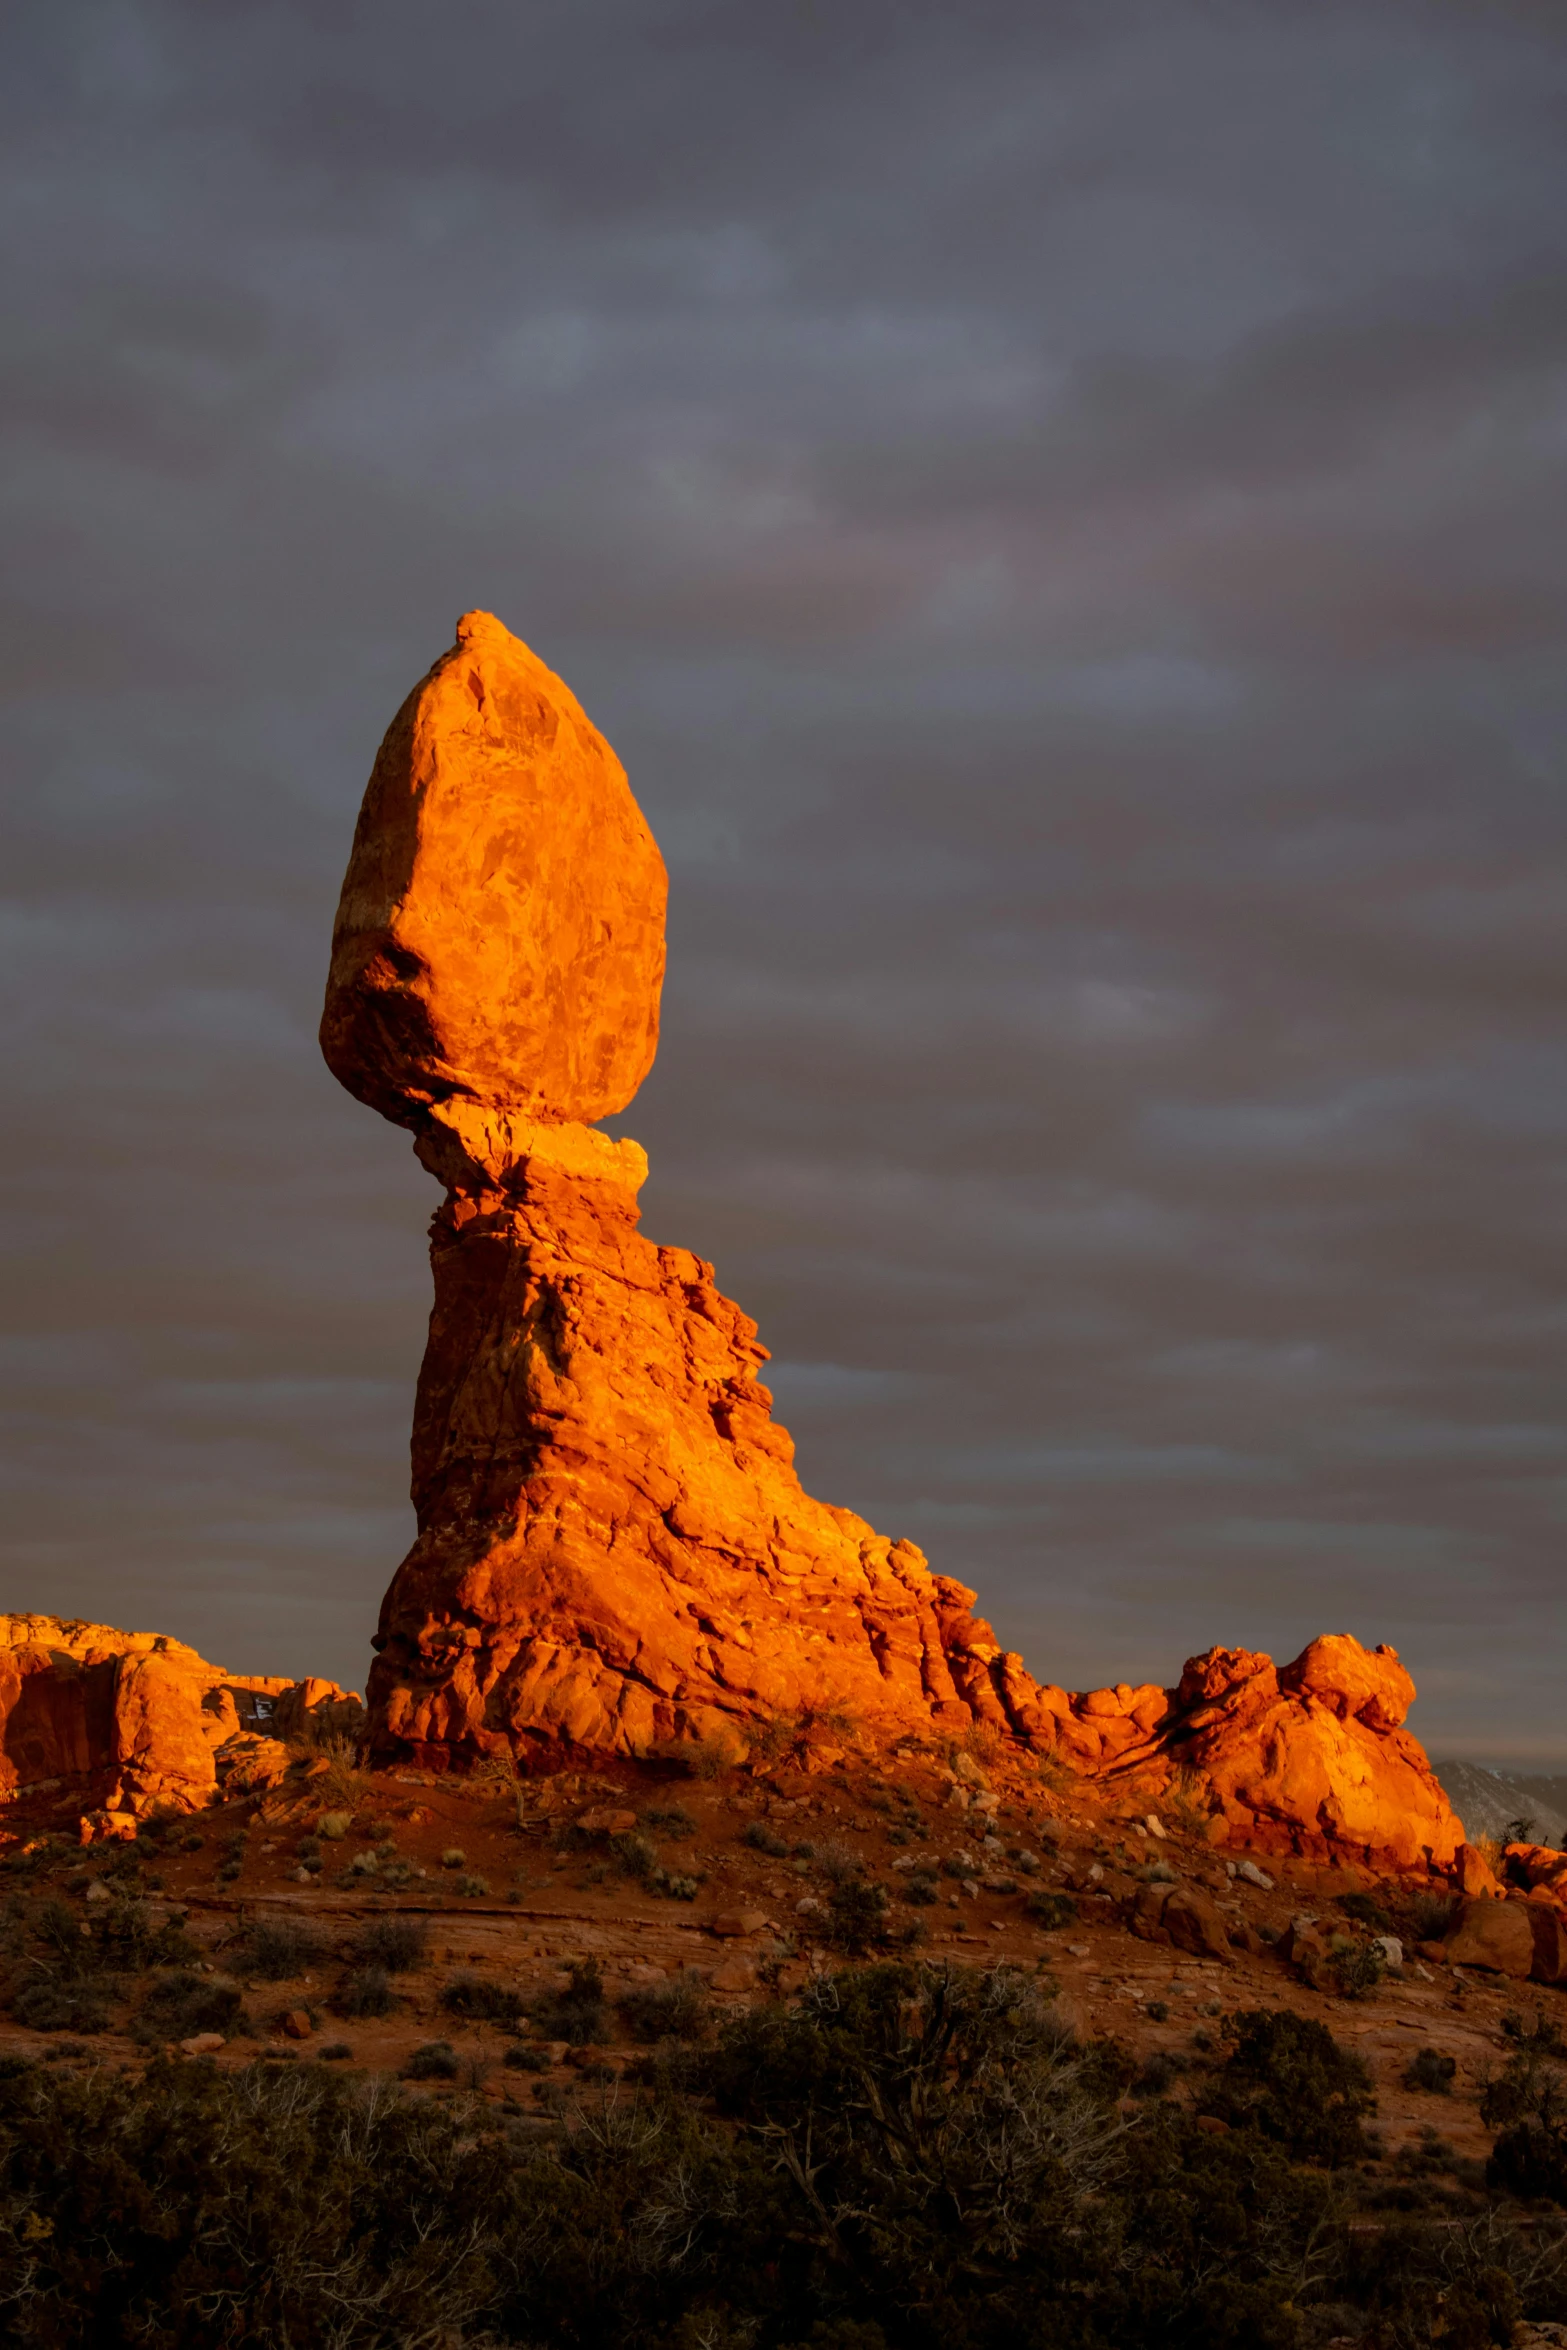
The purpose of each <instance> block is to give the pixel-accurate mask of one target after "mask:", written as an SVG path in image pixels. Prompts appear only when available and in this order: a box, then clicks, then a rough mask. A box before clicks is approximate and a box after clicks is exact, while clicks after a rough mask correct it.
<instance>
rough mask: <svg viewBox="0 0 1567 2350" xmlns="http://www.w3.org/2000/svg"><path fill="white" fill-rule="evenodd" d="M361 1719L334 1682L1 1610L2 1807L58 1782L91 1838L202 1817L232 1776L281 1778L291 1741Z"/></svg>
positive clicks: (341, 1729)
mask: <svg viewBox="0 0 1567 2350" xmlns="http://www.w3.org/2000/svg"><path fill="white" fill-rule="evenodd" d="M363 1723H364V1708H363V1706H362V1705H361V1704H360V1701H359V1699H358V1698H357V1697H356V1696H354V1695H353V1694H352V1693H351V1692H350V1691H348V1690H345V1689H340V1688H339V1687H338V1685H337V1683H336V1682H335V1681H324V1680H317V1679H314V1678H307V1679H305V1680H303V1681H288V1680H280V1679H275V1678H269V1677H268V1676H267V1675H265V1674H258V1673H226V1672H225V1671H224V1670H223V1667H222V1666H221V1665H210V1664H208V1663H207V1661H206V1659H205V1658H204V1657H200V1656H198V1655H197V1653H196V1651H195V1650H194V1649H193V1648H187V1647H186V1646H185V1644H184V1642H183V1641H179V1640H170V1639H168V1638H166V1637H165V1635H164V1634H162V1633H160V1632H120V1631H116V1630H115V1629H114V1627H113V1626H112V1625H109V1624H88V1623H83V1622H81V1621H80V1620H78V1619H76V1618H64V1617H60V1616H37V1615H15V1616H0V1804H6V1803H10V1802H11V1801H13V1800H14V1799H16V1798H18V1797H26V1796H29V1795H40V1794H47V1793H53V1792H54V1791H55V1790H56V1789H58V1790H59V1791H60V1792H61V1795H62V1799H63V1801H64V1803H65V1805H66V1807H67V1808H73V1809H76V1810H79V1811H81V1812H82V1813H83V1815H84V1817H83V1821H82V1831H83V1839H84V1841H86V1840H89V1839H90V1838H91V1836H92V1835H94V1834H108V1835H113V1834H116V1833H124V1832H128V1831H130V1830H132V1829H133V1827H134V1823H135V1821H136V1820H138V1819H144V1818H146V1817H147V1816H148V1814H149V1813H152V1812H169V1811H173V1812H180V1811H199V1810H200V1809H202V1807H203V1806H204V1805H206V1804H208V1803H211V1802H212V1801H213V1800H214V1799H215V1797H216V1795H217V1793H218V1789H219V1785H220V1781H225V1780H228V1779H229V1778H230V1777H231V1776H233V1775H235V1774H237V1777H238V1779H239V1780H240V1781H245V1780H247V1779H253V1780H255V1781H256V1782H257V1783H265V1781H266V1779H267V1777H268V1775H269V1774H274V1775H276V1776H279V1777H280V1776H281V1775H282V1771H283V1769H284V1768H285V1767H286V1762H287V1753H286V1742H287V1741H288V1740H290V1739H298V1738H305V1737H315V1738H319V1737H320V1736H322V1735H324V1734H325V1735H333V1734H336V1735H340V1736H343V1737H347V1738H356V1737H357V1736H358V1734H359V1732H360V1730H361V1729H362V1727H363Z"/></svg>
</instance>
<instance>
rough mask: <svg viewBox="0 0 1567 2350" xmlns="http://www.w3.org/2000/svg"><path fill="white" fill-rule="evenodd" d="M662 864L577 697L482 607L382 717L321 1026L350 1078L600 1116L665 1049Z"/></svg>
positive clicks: (409, 1092) (373, 1100)
mask: <svg viewBox="0 0 1567 2350" xmlns="http://www.w3.org/2000/svg"><path fill="white" fill-rule="evenodd" d="M667 889H668V885H667V882H666V879H665V874H664V861H663V859H662V857H660V855H659V853H658V847H657V844H656V842H655V841H654V839H653V835H652V833H651V832H650V831H649V830H648V827H647V823H646V820H645V818H644V817H643V814H642V811H641V809H640V808H639V807H638V806H637V804H636V801H635V800H634V799H633V798H632V796H631V791H630V787H629V786H628V784H627V782H626V777H625V770H624V769H623V768H622V766H621V764H620V761H619V760H618V759H617V758H616V756H615V754H614V752H613V751H612V750H611V749H610V747H609V745H608V743H607V742H606V741H605V740H604V738H603V736H602V735H601V734H600V733H599V731H598V729H597V728H596V727H595V726H594V725H593V724H592V722H591V721H590V720H589V719H588V718H587V717H586V716H585V714H584V712H583V711H582V709H581V708H580V706H579V705H578V703H577V701H576V698H575V696H574V695H573V694H572V693H571V692H570V691H569V690H568V689H567V687H565V686H564V685H563V684H562V683H561V681H560V679H559V678H558V677H556V676H555V675H554V674H553V673H552V672H551V671H550V670H548V669H547V668H546V667H545V666H544V663H543V662H542V661H541V660H540V659H539V658H538V656H537V655H536V654H535V653H532V652H530V651H529V649H528V647H527V646H526V645H525V644H522V643H520V642H519V641H518V639H517V638H516V637H514V636H512V635H511V634H510V633H509V631H508V630H507V629H505V628H503V627H502V625H501V623H500V622H499V621H498V620H496V619H493V618H492V617H491V615H490V614H489V613H488V612H466V613H464V615H463V617H462V619H461V620H460V621H459V622H458V624H457V642H456V644H455V645H454V646H453V647H452V649H451V651H450V652H449V653H444V654H443V655H442V656H441V658H440V660H439V661H437V662H436V664H435V666H434V668H433V669H432V670H431V671H430V673H429V675H428V676H427V677H425V678H423V679H421V681H420V683H419V684H418V685H417V686H415V688H414V690H413V692H412V693H411V694H410V695H409V697H408V699H407V701H406V702H404V704H403V706H402V708H401V709H400V710H399V711H398V713H397V716H396V717H395V718H394V719H393V721H392V723H391V726H390V727H389V728H388V730H387V734H386V739H385V741H384V742H383V743H382V745H381V749H380V752H379V754H378V756H377V758H376V762H375V767H374V770H373V772H372V774H371V777H370V782H369V784H368V786H367V788H366V791H365V797H364V805H363V807H362V808H361V810H360V814H359V826H358V830H357V831H356V833H355V835H354V847H353V854H352V856H351V857H350V859H349V865H348V872H347V876H346V878H345V879H344V882H343V892H342V898H341V901H340V903H339V905H338V911H337V924H336V927H335V929H334V932H333V937H332V969H331V977H330V979H329V981H328V984H327V994H326V1010H325V1013H324V1016H323V1018H322V1023H321V1049H322V1051H323V1052H324V1054H325V1055H326V1059H327V1065H328V1067H329V1068H330V1069H331V1070H332V1072H333V1074H334V1076H336V1077H337V1078H338V1079H339V1080H340V1081H341V1083H342V1084H344V1085H346V1086H347V1088H348V1090H349V1092H350V1093H353V1094H357V1095H358V1097H359V1099H360V1100H361V1101H364V1102H368V1103H369V1104H370V1105H371V1107H372V1108H373V1109H377V1110H379V1111H381V1113H382V1115H383V1116H385V1117H388V1118H393V1119H396V1120H397V1121H399V1123H401V1124H404V1125H408V1124H412V1123H414V1122H415V1120H416V1118H417V1116H418V1113H419V1112H420V1111H421V1110H423V1109H424V1108H426V1107H428V1106H429V1105H430V1104H431V1103H432V1102H440V1101H446V1100H451V1099H458V1100H466V1101H470V1102H477V1103H481V1104H485V1105H489V1106H492V1107H506V1108H509V1109H513V1110H517V1111H521V1112H524V1113H526V1114H527V1115H530V1116H533V1117H542V1118H554V1119H563V1118H579V1119H584V1120H587V1121H588V1122H590V1123H591V1122H592V1121H593V1120H594V1119H596V1118H604V1117H608V1116H609V1115H610V1114H611V1113H612V1112H613V1111H615V1110H619V1109H623V1108H624V1107H625V1105H626V1103H627V1102H629V1101H630V1099H631V1097H632V1095H633V1094H634V1093H635V1092H636V1090H637V1087H638V1086H639V1085H640V1084H641V1082H642V1080H643V1078H644V1077H645V1076H646V1075H647V1073H648V1070H649V1069H650V1068H651V1067H652V1065H653V1055H654V1052H655V1050H656V1049H657V1045H658V999H659V989H660V986H661V984H662V981H663V976H664V902H665V898H666V895H667Z"/></svg>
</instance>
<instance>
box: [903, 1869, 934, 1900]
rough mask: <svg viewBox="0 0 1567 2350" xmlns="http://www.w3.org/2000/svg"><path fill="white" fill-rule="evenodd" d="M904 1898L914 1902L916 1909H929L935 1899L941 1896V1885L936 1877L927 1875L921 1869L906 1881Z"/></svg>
mask: <svg viewBox="0 0 1567 2350" xmlns="http://www.w3.org/2000/svg"><path fill="white" fill-rule="evenodd" d="M903 1898H904V1900H905V1901H909V1902H912V1903H913V1904H914V1907H915V1908H916V1909H929V1907H930V1905H931V1903H932V1902H933V1901H938V1900H939V1899H940V1898H941V1887H940V1885H939V1884H938V1883H937V1881H936V1879H935V1878H934V1877H929V1876H926V1875H925V1874H924V1872H923V1871H921V1872H919V1873H918V1874H916V1875H914V1876H911V1877H909V1878H908V1879H907V1880H906V1881H905V1883H904V1887H903Z"/></svg>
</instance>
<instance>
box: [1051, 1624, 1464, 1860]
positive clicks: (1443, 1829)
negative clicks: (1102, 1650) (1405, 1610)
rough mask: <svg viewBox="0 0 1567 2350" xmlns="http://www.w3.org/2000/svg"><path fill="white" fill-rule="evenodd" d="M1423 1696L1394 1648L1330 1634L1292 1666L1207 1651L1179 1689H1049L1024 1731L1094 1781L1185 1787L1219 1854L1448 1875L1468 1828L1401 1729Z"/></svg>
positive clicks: (1249, 1654)
mask: <svg viewBox="0 0 1567 2350" xmlns="http://www.w3.org/2000/svg"><path fill="white" fill-rule="evenodd" d="M1414 1696H1415V1685H1414V1683H1413V1681H1412V1680H1411V1679H1410V1677H1409V1675H1408V1673H1407V1672H1406V1671H1405V1670H1404V1667H1403V1666H1402V1665H1401V1664H1400V1663H1399V1661H1398V1655H1397V1652H1396V1650H1394V1649H1391V1648H1385V1647H1384V1648H1376V1649H1366V1648H1363V1647H1362V1646H1361V1644H1360V1642H1359V1641H1358V1640H1355V1639H1353V1638H1352V1637H1351V1636H1350V1635H1349V1634H1348V1633H1343V1632H1340V1633H1327V1634H1325V1635H1324V1636H1323V1637H1322V1638H1321V1639H1318V1640H1313V1641H1312V1643H1311V1644H1310V1646H1309V1647H1308V1648H1306V1649H1303V1650H1302V1652H1301V1654H1300V1655H1299V1656H1298V1657H1296V1659H1295V1660H1294V1662H1293V1664H1288V1665H1275V1664H1274V1662H1273V1659H1272V1658H1271V1657H1268V1656H1262V1655H1259V1654H1257V1653H1256V1652H1255V1651H1253V1650H1250V1649H1244V1648H1210V1649H1208V1650H1206V1651H1205V1652H1204V1654H1203V1655H1201V1656H1195V1657H1192V1658H1191V1659H1190V1660H1189V1662H1188V1664H1187V1666H1186V1669H1185V1671H1184V1672H1183V1673H1182V1675H1181V1678H1180V1682H1179V1684H1178V1686H1177V1687H1176V1688H1174V1689H1160V1688H1158V1687H1157V1686H1156V1685H1155V1684H1153V1683H1151V1682H1149V1683H1144V1684H1142V1685H1141V1686H1139V1687H1136V1688H1133V1687H1130V1686H1128V1685H1126V1684H1124V1683H1123V1684H1122V1685H1120V1686H1119V1687H1117V1688H1115V1689H1090V1690H1087V1691H1084V1692H1082V1693H1080V1694H1078V1695H1076V1696H1073V1695H1070V1694H1069V1693H1068V1692H1067V1691H1065V1690H1063V1689H1042V1690H1040V1692H1039V1707H1038V1709H1037V1710H1036V1711H1035V1712H1034V1713H1032V1714H1031V1718H1030V1720H1029V1723H1028V1728H1029V1731H1030V1733H1031V1735H1032V1737H1033V1739H1034V1742H1035V1743H1036V1744H1041V1745H1049V1746H1051V1747H1053V1748H1054V1750H1055V1751H1056V1752H1057V1753H1058V1754H1059V1755H1060V1756H1061V1757H1062V1759H1063V1760H1064V1761H1066V1762H1068V1763H1070V1765H1071V1766H1072V1767H1073V1768H1074V1769H1075V1770H1078V1771H1080V1772H1082V1773H1083V1774H1084V1775H1085V1776H1089V1777H1093V1778H1099V1779H1109V1780H1112V1781H1114V1780H1116V1779H1124V1780H1126V1781H1127V1782H1128V1783H1130V1784H1156V1783H1157V1782H1158V1781H1159V1780H1160V1779H1161V1778H1162V1779H1163V1780H1164V1782H1165V1783H1166V1784H1171V1785H1175V1786H1178V1787H1180V1788H1182V1789H1184V1790H1185V1792H1186V1795H1187V1799H1188V1801H1189V1802H1190V1803H1191V1804H1192V1805H1193V1806H1194V1807H1195V1808H1196V1809H1197V1810H1199V1811H1201V1812H1205V1813H1206V1814H1207V1815H1208V1819H1209V1831H1208V1832H1209V1834H1210V1836H1211V1837H1212V1839H1213V1841H1214V1842H1215V1843H1229V1844H1234V1845H1236V1846H1244V1847H1247V1848H1249V1849H1250V1850H1252V1851H1260V1852H1295V1853H1299V1854H1301V1855H1303V1856H1306V1857H1316V1858H1320V1859H1329V1858H1353V1859H1359V1860H1366V1861H1372V1862H1375V1863H1378V1864H1380V1865H1383V1866H1392V1867H1396V1868H1418V1867H1423V1866H1426V1865H1428V1864H1429V1863H1431V1862H1435V1863H1436V1864H1437V1866H1438V1867H1441V1868H1445V1867H1447V1866H1448V1865H1449V1864H1450V1863H1451V1862H1452V1861H1453V1860H1454V1858H1455V1856H1456V1855H1457V1853H1458V1851H1459V1848H1460V1846H1462V1845H1463V1842H1464V1831H1463V1823H1462V1822H1461V1821H1460V1820H1459V1818H1458V1816H1457V1814H1456V1813H1455V1812H1454V1810H1453V1807H1452V1805H1451V1804H1450V1803H1449V1802H1448V1800H1447V1798H1446V1796H1445V1795H1444V1794H1443V1792H1442V1790H1441V1788H1440V1786H1439V1785H1438V1784H1437V1780H1436V1776H1435V1774H1434V1772H1433V1771H1432V1769H1431V1765H1430V1764H1429V1762H1428V1761H1427V1760H1426V1756H1425V1750H1424V1748H1423V1747H1422V1746H1421V1745H1420V1744H1419V1741H1418V1740H1417V1739H1415V1738H1412V1737H1411V1736H1410V1734H1409V1732H1408V1731H1407V1730H1406V1729H1405V1728H1404V1727H1403V1723H1404V1717H1405V1715H1406V1714H1407V1713H1408V1711H1409V1708H1410V1706H1411V1705H1412V1704H1413V1703H1414Z"/></svg>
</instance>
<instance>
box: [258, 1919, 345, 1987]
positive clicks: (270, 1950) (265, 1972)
mask: <svg viewBox="0 0 1567 2350" xmlns="http://www.w3.org/2000/svg"><path fill="white" fill-rule="evenodd" d="M326 1955H327V1939H326V1936H325V1935H324V1934H323V1933H322V1932H321V1930H320V1929H319V1927H316V1926H312V1925H309V1924H307V1923H306V1922H305V1921H304V1920H303V1919H300V1918H258V1919H257V1920H256V1921H255V1923H254V1924H252V1925H250V1926H248V1927H247V1928H246V1930H245V1933H244V1935H243V1936H242V1937H241V1940H240V1942H239V1945H238V1948H237V1950H236V1953H235V1964H236V1965H237V1966H238V1967H239V1968H240V1969H241V1971H242V1972H243V1973H245V1974H247V1975H259V1976H260V1978H261V1980H262V1981H263V1982H265V1983H281V1982H284V1981H286V1980H287V1979H288V1978H289V1977H290V1976H291V1975H302V1974H304V1973H306V1972H307V1970H308V1969H309V1968H311V1967H315V1966H320V1965H321V1964H322V1963H323V1961H324V1960H325V1958H326Z"/></svg>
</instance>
